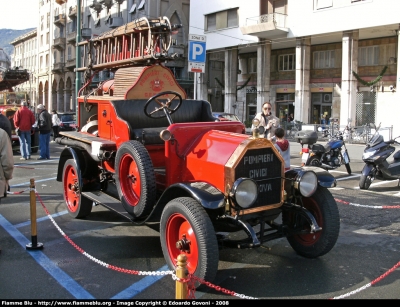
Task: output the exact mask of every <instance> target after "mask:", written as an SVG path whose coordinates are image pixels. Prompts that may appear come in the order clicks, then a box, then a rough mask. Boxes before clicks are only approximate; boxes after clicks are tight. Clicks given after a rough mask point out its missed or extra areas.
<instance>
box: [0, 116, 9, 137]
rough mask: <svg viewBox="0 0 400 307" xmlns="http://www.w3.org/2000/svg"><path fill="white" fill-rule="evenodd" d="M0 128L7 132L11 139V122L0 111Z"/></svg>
mask: <svg viewBox="0 0 400 307" xmlns="http://www.w3.org/2000/svg"><path fill="white" fill-rule="evenodd" d="M0 128H1V129H3V130H4V131H5V132H7V134H8V136H9V137H10V141H11V130H12V127H11V122H10V120H9V119H8V118H7V117H6V116H5V115H4V114H3V113H0Z"/></svg>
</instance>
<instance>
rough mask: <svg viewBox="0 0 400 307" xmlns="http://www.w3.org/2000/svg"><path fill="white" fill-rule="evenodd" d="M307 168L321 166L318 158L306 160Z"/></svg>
mask: <svg viewBox="0 0 400 307" xmlns="http://www.w3.org/2000/svg"><path fill="white" fill-rule="evenodd" d="M306 165H307V166H318V167H320V166H321V162H320V161H319V157H318V156H312V157H311V158H310V159H308V161H307V162H306Z"/></svg>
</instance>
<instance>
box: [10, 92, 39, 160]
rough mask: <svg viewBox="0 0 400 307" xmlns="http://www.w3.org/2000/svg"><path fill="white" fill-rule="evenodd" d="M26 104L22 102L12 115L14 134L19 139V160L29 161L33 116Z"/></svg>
mask: <svg viewBox="0 0 400 307" xmlns="http://www.w3.org/2000/svg"><path fill="white" fill-rule="evenodd" d="M27 105H28V104H27V102H26V101H25V100H23V101H22V102H21V107H20V108H19V109H18V110H17V112H15V114H14V125H15V132H16V133H17V135H18V138H19V144H20V151H21V158H20V160H29V159H30V158H31V153H32V148H31V134H32V132H31V131H32V126H33V124H34V123H35V115H34V114H33V112H32V111H31V110H29V109H28V107H27Z"/></svg>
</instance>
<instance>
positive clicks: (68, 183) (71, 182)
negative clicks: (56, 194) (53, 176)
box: [62, 159, 93, 218]
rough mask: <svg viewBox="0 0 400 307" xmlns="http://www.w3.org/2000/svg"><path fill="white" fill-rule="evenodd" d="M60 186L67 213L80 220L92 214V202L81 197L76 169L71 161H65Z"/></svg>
mask: <svg viewBox="0 0 400 307" xmlns="http://www.w3.org/2000/svg"><path fill="white" fill-rule="evenodd" d="M62 184H63V188H64V200H65V203H66V205H67V209H68V213H69V214H70V215H71V216H72V217H74V218H82V217H85V216H87V215H89V214H90V212H92V207H93V202H92V201H91V200H90V199H88V198H86V197H84V196H82V194H81V192H82V187H81V186H80V183H79V174H78V168H77V165H76V163H75V161H74V160H73V159H69V160H67V162H66V163H65V165H64V169H63V176H62Z"/></svg>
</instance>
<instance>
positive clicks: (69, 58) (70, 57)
mask: <svg viewBox="0 0 400 307" xmlns="http://www.w3.org/2000/svg"><path fill="white" fill-rule="evenodd" d="M71 59H72V48H71V46H68V51H67V60H68V61H70V60H71Z"/></svg>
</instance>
